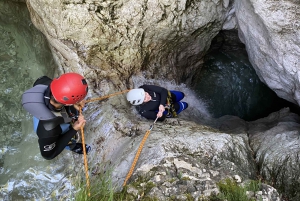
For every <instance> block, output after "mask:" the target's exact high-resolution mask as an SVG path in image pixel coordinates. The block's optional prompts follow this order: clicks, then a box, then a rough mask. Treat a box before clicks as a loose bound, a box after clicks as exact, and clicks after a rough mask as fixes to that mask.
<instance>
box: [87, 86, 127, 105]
mask: <svg viewBox="0 0 300 201" xmlns="http://www.w3.org/2000/svg"><path fill="white" fill-rule="evenodd" d="M128 91H130V89H127V90H124V91H120V92H117V93H114V94H110V95H107V96H102V97H99V98H93V99H90V100H86V101H85V102H86V103H89V102H93V101H97V100H103V99H107V98H109V97H112V96H116V95H119V94H123V93H126V92H128Z"/></svg>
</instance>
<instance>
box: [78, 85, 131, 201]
mask: <svg viewBox="0 0 300 201" xmlns="http://www.w3.org/2000/svg"><path fill="white" fill-rule="evenodd" d="M128 91H130V89H127V90H124V91H121V92H117V93H114V94H110V95H107V96H102V97H99V98H94V99H90V100H87V101H85V103H89V102H93V101H97V100H103V99H107V98H109V97H112V96H116V95H119V94H123V93H126V92H128ZM79 114H80V115H82V108H81V107H80V108H79ZM83 127H84V126H82V127H81V128H80V132H81V139H82V149H83V159H84V169H85V178H86V188H87V192H88V196H91V193H90V179H89V172H88V171H89V168H88V162H87V154H86V147H85V140H84V131H83Z"/></svg>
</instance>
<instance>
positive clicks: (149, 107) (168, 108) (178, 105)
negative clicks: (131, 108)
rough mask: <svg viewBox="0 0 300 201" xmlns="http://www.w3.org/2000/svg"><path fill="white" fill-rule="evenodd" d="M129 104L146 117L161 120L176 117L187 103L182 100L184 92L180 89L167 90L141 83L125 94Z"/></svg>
mask: <svg viewBox="0 0 300 201" xmlns="http://www.w3.org/2000/svg"><path fill="white" fill-rule="evenodd" d="M126 98H127V100H128V101H129V102H130V104H132V105H135V106H136V108H137V110H138V112H139V113H140V114H141V115H142V116H143V117H145V118H147V119H153V120H155V119H156V118H157V117H158V119H157V120H158V121H163V120H165V118H170V117H177V115H178V114H179V113H180V112H182V111H183V110H185V109H187V107H188V104H187V103H186V102H182V101H181V100H182V99H183V98H184V93H183V92H181V91H174V90H171V91H169V90H167V89H165V88H163V87H160V86H155V85H142V86H140V87H139V88H137V89H131V90H130V91H129V92H128V93H127V95H126Z"/></svg>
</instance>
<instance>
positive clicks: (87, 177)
mask: <svg viewBox="0 0 300 201" xmlns="http://www.w3.org/2000/svg"><path fill="white" fill-rule="evenodd" d="M79 113H80V115H81V114H82V110H81V107H80V110H79ZM80 131H81V139H82V149H83V160H84V169H85V178H86V189H87V192H88V196H91V193H90V179H89V172H88V171H89V169H88V163H87V157H86V149H85V141H84V132H83V126H81V128H80Z"/></svg>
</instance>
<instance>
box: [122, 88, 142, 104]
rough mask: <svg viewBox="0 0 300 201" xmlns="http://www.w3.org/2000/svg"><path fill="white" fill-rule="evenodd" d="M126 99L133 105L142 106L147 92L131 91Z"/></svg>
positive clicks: (140, 90)
mask: <svg viewBox="0 0 300 201" xmlns="http://www.w3.org/2000/svg"><path fill="white" fill-rule="evenodd" d="M126 97H127V100H128V101H129V103H131V104H132V105H140V104H142V103H143V102H144V98H145V91H144V89H131V90H130V91H129V92H128V93H127V96H126Z"/></svg>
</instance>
